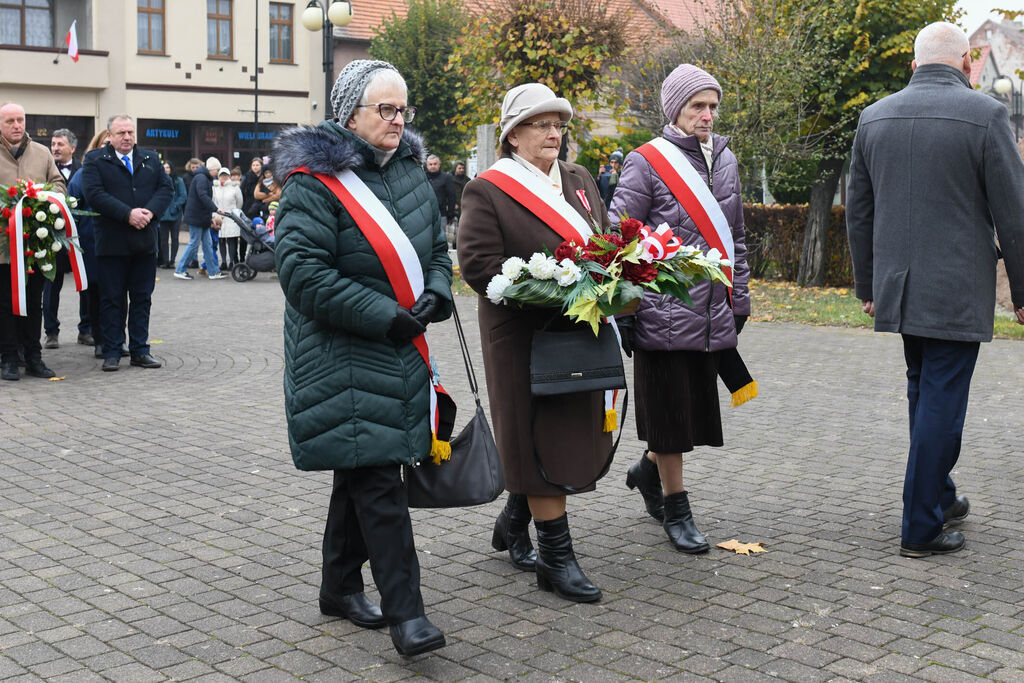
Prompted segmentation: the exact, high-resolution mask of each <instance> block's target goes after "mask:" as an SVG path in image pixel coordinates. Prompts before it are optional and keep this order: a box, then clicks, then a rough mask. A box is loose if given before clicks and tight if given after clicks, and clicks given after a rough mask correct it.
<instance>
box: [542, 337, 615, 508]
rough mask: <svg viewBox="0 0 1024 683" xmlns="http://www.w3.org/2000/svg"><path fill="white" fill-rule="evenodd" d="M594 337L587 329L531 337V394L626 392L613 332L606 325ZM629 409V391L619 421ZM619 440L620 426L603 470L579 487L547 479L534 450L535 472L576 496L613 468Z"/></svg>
mask: <svg viewBox="0 0 1024 683" xmlns="http://www.w3.org/2000/svg"><path fill="white" fill-rule="evenodd" d="M597 330H598V332H597V336H596V337H595V336H594V333H593V332H592V331H591V330H590V328H589V327H584V326H580V327H579V329H574V330H569V331H565V332H553V331H550V330H546V329H540V330H536V331H535V332H534V333H533V342H532V343H531V345H530V392H531V393H532V394H533V395H534V396H557V395H559V394H572V393H577V392H587V391H607V390H613V389H626V374H625V371H624V370H623V368H622V351H621V348H620V345H619V340H618V336H617V335H616V334H615V330H613V329H612V326H611V325H610V324H608V323H602V324H601V325H599V326H598V328H597ZM628 408H629V390H628V389H627V390H626V394H625V396H623V398H622V419H623V421H625V419H626V411H627V409H628ZM621 438H622V425H621V424H620V425H619V434H618V436H616V437H615V443H613V444H612V448H611V450H610V451H609V452H608V458H607V460H605V463H604V466H603V467H602V468H601V471H600V472H599V473H598V475H597V476H596V477H594V479H593V480H592V481H591V482H589V483H588V484H585V485H583V486H580V487H574V486H569V485H568V484H559V483H557V482H554V481H551V479H549V478H548V474H547V472H545V471H544V465H543V464H541V461H540V456H539V455H538V454H537V449H534V451H533V458H534V460H535V462H536V463H537V471H538V472H540V476H541V478H543V479H544V481H546V482H547V483H548V484H550V485H551V486H554V487H555V488H557V489H559V490H560V491H563V492H564V493H579V492H580V491H582V490H584V489H586V488H588V487H590V486H592V485H593V484H595V483H597V481H598V480H599V479H601V478H602V477H603V476H604V475H606V474H607V473H608V469H609V468H610V467H611V466H612V460H614V458H615V451H616V450H617V449H618V447H619V439H621Z"/></svg>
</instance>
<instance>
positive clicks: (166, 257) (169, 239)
mask: <svg viewBox="0 0 1024 683" xmlns="http://www.w3.org/2000/svg"><path fill="white" fill-rule="evenodd" d="M180 225H181V221H180V220H177V221H160V226H159V228H157V231H156V233H157V235H156V246H157V253H156V264H157V265H158V266H166V265H167V264H169V263H174V261H175V259H177V258H178V234H179V230H180V228H179V226H180Z"/></svg>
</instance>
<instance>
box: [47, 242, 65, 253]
mask: <svg viewBox="0 0 1024 683" xmlns="http://www.w3.org/2000/svg"><path fill="white" fill-rule="evenodd" d="M63 248H64V247H63V246H62V245H61V243H60V242H58V241H56V240H54V242H53V244H51V245H50V251H55V252H56V251H60V250H61V249H63Z"/></svg>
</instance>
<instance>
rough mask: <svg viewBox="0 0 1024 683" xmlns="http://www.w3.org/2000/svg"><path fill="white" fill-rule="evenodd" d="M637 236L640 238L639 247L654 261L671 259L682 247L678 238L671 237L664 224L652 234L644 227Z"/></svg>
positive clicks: (670, 231)
mask: <svg viewBox="0 0 1024 683" xmlns="http://www.w3.org/2000/svg"><path fill="white" fill-rule="evenodd" d="M637 234H638V235H639V237H640V246H641V247H643V250H644V252H645V253H647V254H649V255H650V257H651V258H652V259H653V260H655V261H664V260H665V259H669V258H672V257H673V256H675V254H676V252H678V251H679V249H680V248H682V246H683V243H682V242H681V241H680V240H679V238H678V237H676V236H675V235H673V234H672V230H670V229H669V227H668V226H667V225H665V224H664V223H662V224H661V225H660V226H659V227H658V228H657V229H656V230H654V231H653V232H652V231H651V229H650V228H649V227H647V226H646V225H645V226H643V227H642V228H640V230H639V231H638V233H637Z"/></svg>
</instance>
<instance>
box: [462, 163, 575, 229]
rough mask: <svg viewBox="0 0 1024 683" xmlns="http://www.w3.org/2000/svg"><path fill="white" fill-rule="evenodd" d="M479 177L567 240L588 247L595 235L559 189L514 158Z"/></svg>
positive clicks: (491, 168)
mask: <svg viewBox="0 0 1024 683" xmlns="http://www.w3.org/2000/svg"><path fill="white" fill-rule="evenodd" d="M479 177H480V178H483V179H484V180H486V181H488V182H490V183H491V184H493V185H495V186H496V187H497V188H498V189H499V190H501V191H502V192H504V193H505V194H507V195H508V196H509V197H511V198H512V199H514V200H515V201H516V202H518V203H519V204H521V205H522V206H523V207H524V208H525V209H526V210H527V211H529V212H530V213H532V214H533V215H534V216H536V217H537V218H538V219H540V221H541V222H542V223H544V224H545V225H547V226H548V227H549V228H551V229H552V230H554V231H555V232H557V233H558V234H559V235H560V236H561V237H562V239H564V240H566V241H570V242H572V241H574V242H576V243H577V244H580V245H584V244H586V243H587V240H589V239H590V236H591V235H592V234H594V231H593V229H592V228H591V227H590V225H589V224H588V223H587V221H586V219H585V218H583V216H581V215H580V213H579V211H577V210H576V209H574V208H573V207H572V205H571V204H569V202H567V201H565V198H564V197H562V196H561V195H560V194H558V193H557V192H555V188H553V187H552V186H551V185H550V184H548V183H546V182H544V181H543V180H542V179H541V178H539V177H537V175H536V174H535V173H532V172H531V171H530V170H529V169H528V168H525V167H524V166H523V165H522V164H520V163H519V162H517V161H515V160H513V159H509V158H508V157H504V158H502V159H498V160H497V161H496V162H495V163H494V165H493V166H491V167H490V168H489V169H487V170H486V171H484V172H483V173H481V174H480V176H479Z"/></svg>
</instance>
